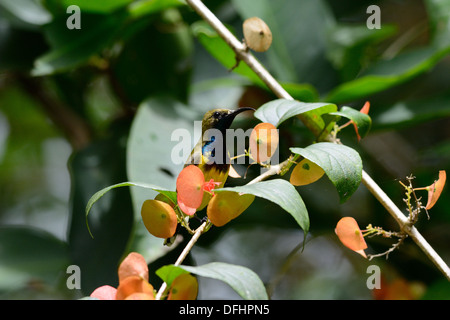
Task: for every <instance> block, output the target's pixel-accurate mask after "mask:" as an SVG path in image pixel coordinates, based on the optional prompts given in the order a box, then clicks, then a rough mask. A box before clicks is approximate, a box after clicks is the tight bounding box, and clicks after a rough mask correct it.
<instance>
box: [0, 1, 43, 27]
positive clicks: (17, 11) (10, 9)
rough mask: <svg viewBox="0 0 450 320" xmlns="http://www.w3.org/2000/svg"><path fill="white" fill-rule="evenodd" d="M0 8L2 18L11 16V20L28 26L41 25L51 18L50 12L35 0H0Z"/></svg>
mask: <svg viewBox="0 0 450 320" xmlns="http://www.w3.org/2000/svg"><path fill="white" fill-rule="evenodd" d="M0 8H2V10H0V12H2V18H3V16H6V17H10V16H12V17H13V19H11V18H10V19H11V20H17V21H20V22H21V23H22V24H25V25H27V26H28V27H35V26H42V25H45V24H46V23H49V22H50V21H51V20H52V16H51V14H50V13H49V12H48V11H47V10H46V9H45V8H44V7H43V6H42V5H41V4H40V2H39V1H35V0H21V1H18V0H2V1H0ZM3 13H5V14H3Z"/></svg>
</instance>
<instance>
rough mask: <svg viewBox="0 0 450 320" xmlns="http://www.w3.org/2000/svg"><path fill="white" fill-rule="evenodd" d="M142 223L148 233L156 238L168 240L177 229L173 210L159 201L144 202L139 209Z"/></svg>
mask: <svg viewBox="0 0 450 320" xmlns="http://www.w3.org/2000/svg"><path fill="white" fill-rule="evenodd" d="M141 216H142V221H143V222H144V225H145V227H146V228H147V230H148V232H150V233H151V234H152V235H154V236H155V237H158V238H163V239H166V238H170V237H172V236H173V235H174V234H175V231H176V229H177V222H178V221H177V215H176V213H175V211H174V210H173V208H172V207H171V206H170V205H169V204H167V203H165V202H162V201H159V200H146V201H145V202H144V203H143V204H142V209H141Z"/></svg>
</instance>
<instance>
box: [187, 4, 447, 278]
mask: <svg viewBox="0 0 450 320" xmlns="http://www.w3.org/2000/svg"><path fill="white" fill-rule="evenodd" d="M186 2H187V4H188V5H189V6H190V7H191V8H193V9H194V10H195V11H196V12H197V13H198V14H199V15H200V16H201V17H202V18H203V19H204V20H205V21H206V22H208V23H209V24H210V25H211V27H213V28H214V30H215V31H216V32H217V33H218V34H219V36H220V37H221V38H222V39H223V40H224V41H225V42H226V43H227V44H228V46H229V47H230V48H231V49H233V51H234V52H235V54H236V57H237V58H238V59H239V60H241V61H243V62H245V63H246V64H247V65H248V66H249V67H250V68H251V69H252V70H253V71H254V72H255V73H256V74H257V75H258V76H259V78H260V79H261V80H262V81H263V82H264V83H265V84H266V85H267V87H269V88H270V89H271V90H272V91H273V92H274V93H275V95H277V96H278V98H284V99H288V100H294V99H293V98H292V96H291V95H290V94H289V93H288V92H287V91H286V90H285V89H284V88H283V87H282V86H281V85H280V84H279V83H278V81H277V80H275V78H274V77H273V76H272V75H271V74H270V73H269V72H268V71H267V70H266V69H265V68H264V67H263V66H262V65H261V64H260V63H259V61H258V60H257V59H256V58H255V57H254V56H253V55H252V54H251V52H249V51H248V50H246V46H245V45H244V44H243V43H242V42H241V41H239V40H238V39H237V38H236V37H235V36H234V35H233V34H232V33H231V32H230V31H229V30H228V29H227V28H226V27H225V25H224V24H223V23H222V22H221V21H220V20H219V19H218V18H217V17H216V16H215V15H214V13H212V12H211V11H210V10H209V9H208V8H207V7H206V6H205V5H204V4H203V2H202V1H200V0H186ZM305 125H306V126H308V123H305ZM309 129H310V130H311V131H312V132H313V133H315V134H317V135H318V134H319V133H318V132H315V130H314V128H309ZM325 140H330V137H326V138H325ZM331 142H332V141H331ZM279 166H281V164H280V165H279ZM276 169H277V168H276V167H274V168H273V171H272V172H274V171H275V170H276ZM278 169H279V168H278ZM269 171H270V169H269ZM268 175H269V174H268V173H267V172H266V173H265V174H263V175H261V176H260V177H258V178H256V179H255V180H256V181H255V180H253V181H251V182H250V183H254V181H255V182H257V181H260V180H263V179H264V178H265V177H267V176H268ZM257 179H258V180H257ZM362 182H363V184H364V185H365V186H366V187H367V189H368V190H369V191H370V192H371V193H372V194H373V195H374V196H375V198H376V199H377V200H378V201H379V202H380V203H381V204H382V205H383V206H384V207H385V209H386V210H387V211H388V212H389V214H391V216H392V217H393V218H394V219H395V220H396V221H397V223H398V224H399V226H400V229H401V230H404V231H405V232H406V233H407V234H408V235H409V236H410V237H411V238H412V239H413V240H414V242H415V243H416V244H417V245H418V246H419V247H420V248H421V249H422V251H423V252H424V253H425V254H426V256H427V257H428V258H429V259H430V260H431V261H432V262H433V263H434V264H435V265H436V267H437V268H438V269H439V270H440V271H441V272H442V273H443V274H444V275H445V277H446V278H447V279H448V280H450V268H449V267H448V266H447V264H446V263H445V262H444V261H443V260H442V258H441V257H440V256H439V255H438V254H437V252H436V251H435V250H434V249H433V247H431V246H430V245H429V243H428V242H427V241H426V240H425V238H423V236H422V235H421V234H420V233H419V231H417V229H416V228H415V227H414V226H411V225H410V222H409V219H408V218H407V217H406V216H405V215H404V214H403V212H402V211H401V210H400V209H399V208H398V207H397V206H396V205H395V204H394V202H393V201H392V200H391V199H390V198H389V197H388V196H387V195H386V193H385V192H384V191H383V190H382V189H381V188H380V187H379V186H378V184H376V183H375V181H374V180H373V179H372V178H371V177H370V176H369V175H368V174H367V173H366V172H365V171H364V170H363V172H362Z"/></svg>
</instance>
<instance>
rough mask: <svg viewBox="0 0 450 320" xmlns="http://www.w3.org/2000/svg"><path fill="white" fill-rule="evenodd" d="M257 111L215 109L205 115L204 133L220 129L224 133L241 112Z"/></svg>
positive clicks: (203, 122) (247, 108) (203, 121)
mask: <svg viewBox="0 0 450 320" xmlns="http://www.w3.org/2000/svg"><path fill="white" fill-rule="evenodd" d="M248 110H253V111H254V110H255V109H253V108H249V107H246V108H239V109H237V110H229V109H213V110H210V111H208V112H206V113H205V115H204V116H203V120H202V132H205V131H206V130H208V129H212V128H214V129H218V130H220V131H222V132H224V131H225V130H226V129H228V128H230V126H231V123H232V122H233V120H234V118H235V117H236V116H237V115H238V114H239V113H241V112H244V111H248Z"/></svg>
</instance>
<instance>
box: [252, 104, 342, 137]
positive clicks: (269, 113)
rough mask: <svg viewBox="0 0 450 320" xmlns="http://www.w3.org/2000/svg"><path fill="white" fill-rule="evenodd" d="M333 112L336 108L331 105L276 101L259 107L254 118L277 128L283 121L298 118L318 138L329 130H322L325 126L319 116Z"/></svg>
mask: <svg viewBox="0 0 450 320" xmlns="http://www.w3.org/2000/svg"><path fill="white" fill-rule="evenodd" d="M334 111H337V107H336V105H335V104H332V103H324V102H315V103H305V102H299V101H296V100H287V99H276V100H273V101H270V102H268V103H266V104H264V105H262V106H261V107H259V108H258V110H256V112H255V117H256V118H258V119H259V120H261V121H262V122H269V123H271V124H273V125H274V126H276V127H278V126H279V125H280V124H281V123H282V122H283V121H285V120H287V119H289V118H292V117H295V116H299V117H300V119H301V120H302V121H303V123H304V124H305V125H306V126H307V127H308V129H310V130H311V132H312V133H314V135H315V136H317V137H318V136H320V135H322V134H324V132H327V131H328V130H329V128H330V125H328V126H327V127H326V129H327V130H324V129H325V126H326V124H325V122H324V120H323V119H322V117H321V115H323V114H326V113H330V112H334Z"/></svg>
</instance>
